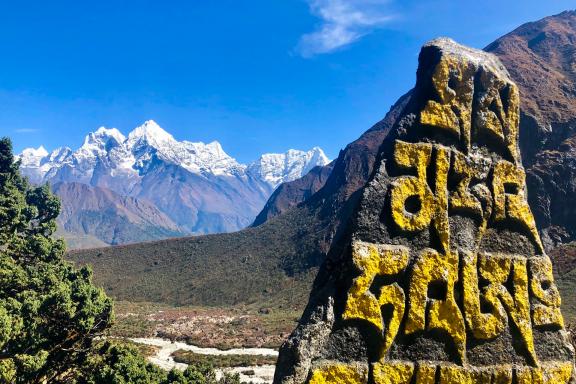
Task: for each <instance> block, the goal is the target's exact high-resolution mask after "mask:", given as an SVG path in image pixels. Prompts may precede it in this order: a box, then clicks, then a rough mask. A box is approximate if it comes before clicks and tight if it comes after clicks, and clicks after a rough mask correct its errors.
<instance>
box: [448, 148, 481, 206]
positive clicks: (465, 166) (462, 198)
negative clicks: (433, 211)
mask: <svg viewBox="0 0 576 384" xmlns="http://www.w3.org/2000/svg"><path fill="white" fill-rule="evenodd" d="M452 171H453V172H454V174H455V175H457V176H458V177H459V178H460V180H459V181H458V184H457V186H456V190H455V191H454V192H452V193H451V194H450V207H451V208H453V209H460V210H467V211H469V212H473V213H475V214H477V215H479V216H480V217H482V216H483V215H482V204H481V203H480V201H479V200H478V199H477V198H476V197H475V196H474V195H473V194H472V193H471V192H470V182H471V181H472V178H473V176H474V170H473V168H472V166H471V165H470V162H469V160H468V159H467V157H466V156H464V155H463V154H462V153H461V152H458V151H454V161H453V166H452Z"/></svg>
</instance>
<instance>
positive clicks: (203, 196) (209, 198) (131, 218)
mask: <svg viewBox="0 0 576 384" xmlns="http://www.w3.org/2000/svg"><path fill="white" fill-rule="evenodd" d="M18 157H19V159H20V161H21V170H22V173H23V174H25V175H26V176H28V177H29V179H30V180H31V181H32V182H33V183H37V184H40V183H46V182H49V183H50V184H51V185H52V186H53V187H54V191H55V192H56V193H57V194H58V195H59V196H60V198H61V199H62V203H63V214H62V216H61V217H60V218H59V224H60V226H61V228H63V229H64V230H65V237H67V239H68V240H70V241H69V242H72V245H73V246H74V245H75V243H77V242H78V239H79V238H81V237H82V236H90V237H92V238H95V239H98V240H100V241H101V242H103V243H106V244H126V243H133V242H138V241H144V240H153V239H161V238H168V237H176V236H183V235H186V234H205V233H218V232H231V231H235V230H238V229H241V228H244V227H246V226H248V225H249V224H250V223H251V222H252V221H253V220H254V218H255V217H256V214H257V213H258V212H259V211H260V210H261V209H262V207H263V206H264V204H265V202H266V200H267V199H268V197H269V196H270V194H271V193H272V192H273V191H274V189H275V188H277V187H278V185H280V184H282V183H284V182H287V181H292V180H294V179H298V178H300V177H302V176H304V175H306V174H307V173H308V172H309V171H310V170H311V169H313V168H314V167H316V166H323V165H326V164H327V163H328V159H327V158H326V156H325V155H324V152H323V151H322V150H321V149H320V148H317V147H316V148H313V149H311V150H310V151H308V152H304V151H298V150H289V151H287V152H286V153H283V154H264V155H262V156H261V157H260V158H258V159H257V160H256V161H254V162H252V163H251V164H248V165H245V164H240V163H238V162H237V161H236V160H235V159H233V158H232V157H230V156H229V155H228V154H226V152H224V150H223V149H222V147H221V146H220V144H219V143H218V142H216V141H215V142H212V143H208V144H204V143H193V142H188V141H177V140H176V139H174V137H173V136H172V135H170V134H169V133H168V132H166V131H165V130H164V129H162V128H161V127H160V126H158V124H156V123H155V122H153V121H147V122H146V123H144V124H143V125H142V126H139V127H137V128H135V129H134V130H133V131H132V132H130V133H129V134H128V136H124V135H123V134H122V133H121V132H120V131H118V130H117V129H114V128H111V129H108V128H100V129H98V130H97V131H96V132H92V133H90V134H89V135H88V136H86V138H85V139H84V143H83V144H82V146H81V147H80V148H79V149H77V150H75V151H73V150H72V149H70V148H58V149H56V150H54V151H52V152H51V153H48V152H47V151H46V150H45V149H44V148H42V147H40V148H38V149H31V148H29V149H26V150H24V151H23V152H22V153H21V154H20V155H19V156H18ZM90 244H92V243H90Z"/></svg>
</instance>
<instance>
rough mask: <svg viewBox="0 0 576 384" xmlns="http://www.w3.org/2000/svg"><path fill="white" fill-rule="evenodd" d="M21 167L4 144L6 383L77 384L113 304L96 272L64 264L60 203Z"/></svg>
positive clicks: (0, 284)
mask: <svg viewBox="0 0 576 384" xmlns="http://www.w3.org/2000/svg"><path fill="white" fill-rule="evenodd" d="M18 168H19V164H18V163H15V161H14V156H13V154H12V145H11V143H10V141H9V140H8V139H2V140H0V382H8V383H40V382H42V383H53V382H70V380H71V379H72V376H73V375H75V374H76V372H77V368H78V367H80V366H82V365H83V364H85V362H86V360H87V357H88V356H89V354H90V350H91V347H92V341H93V340H94V338H95V337H96V336H98V335H100V334H101V333H102V332H103V331H104V330H105V329H106V328H108V327H109V325H110V323H111V321H112V302H111V300H110V299H109V298H108V297H107V296H106V295H105V293H104V292H103V291H102V290H101V289H99V288H96V287H95V286H94V285H92V283H91V272H90V270H89V269H87V268H82V269H79V270H78V269H75V268H74V267H73V266H72V265H71V264H70V263H68V262H66V261H64V259H63V255H64V252H65V246H64V242H63V241H62V240H60V239H55V238H54V237H53V234H54V232H55V230H56V217H57V216H58V214H59V211H60V202H59V200H58V199H57V198H56V197H55V196H54V195H53V194H52V193H51V192H50V189H49V188H48V186H41V187H33V186H31V185H30V184H29V183H28V181H27V180H26V179H25V178H23V177H22V176H21V175H20V173H19V170H18Z"/></svg>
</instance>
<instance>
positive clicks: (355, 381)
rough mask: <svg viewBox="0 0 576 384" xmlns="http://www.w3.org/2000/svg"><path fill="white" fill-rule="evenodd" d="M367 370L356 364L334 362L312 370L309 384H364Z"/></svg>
mask: <svg viewBox="0 0 576 384" xmlns="http://www.w3.org/2000/svg"><path fill="white" fill-rule="evenodd" d="M367 382H368V372H366V369H362V368H361V367H359V366H357V365H349V364H334V365H327V366H325V367H322V368H318V369H315V370H313V372H312V377H311V378H310V381H309V382H308V383H309V384H366V383H367Z"/></svg>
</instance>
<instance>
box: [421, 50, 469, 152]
mask: <svg viewBox="0 0 576 384" xmlns="http://www.w3.org/2000/svg"><path fill="white" fill-rule="evenodd" d="M473 76H474V68H473V67H472V66H471V65H470V66H464V65H462V63H461V62H457V61H455V60H454V59H451V58H449V57H446V56H444V57H442V58H441V59H440V62H439V63H438V64H437V65H436V68H435V70H434V73H433V75H432V85H433V87H434V89H435V90H436V93H437V96H438V101H435V100H429V101H428V102H427V103H426V105H425V106H424V109H423V110H422V111H421V113H420V123H421V124H424V125H431V126H434V127H437V128H440V129H443V130H446V131H448V132H452V133H453V134H455V135H457V136H458V137H460V138H461V139H462V140H463V141H464V145H465V147H466V148H469V146H470V126H471V119H472V117H471V116H472V98H473V93H474V90H473Z"/></svg>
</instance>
